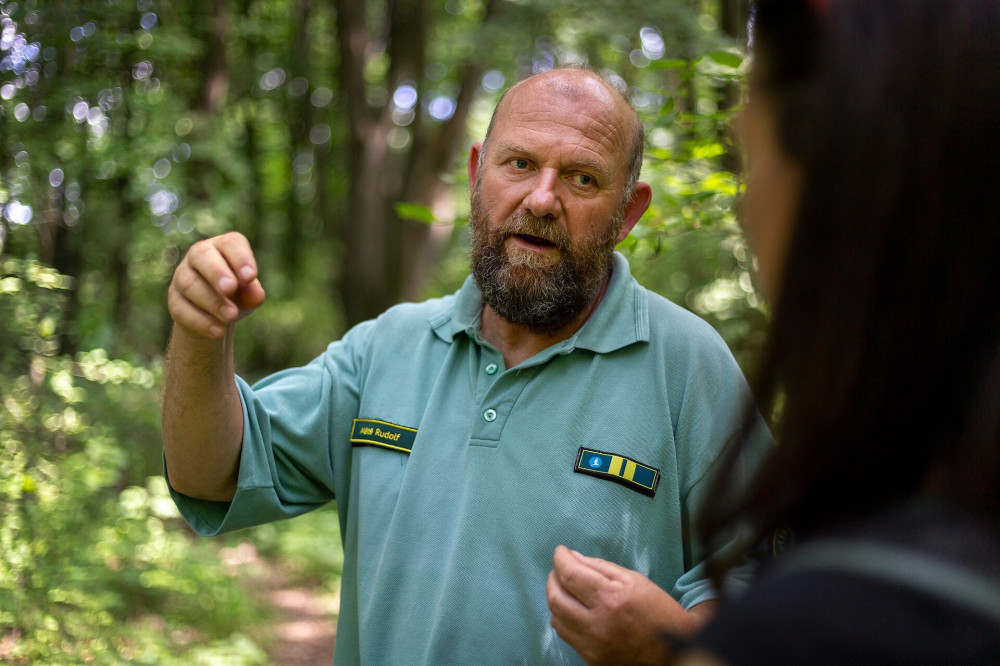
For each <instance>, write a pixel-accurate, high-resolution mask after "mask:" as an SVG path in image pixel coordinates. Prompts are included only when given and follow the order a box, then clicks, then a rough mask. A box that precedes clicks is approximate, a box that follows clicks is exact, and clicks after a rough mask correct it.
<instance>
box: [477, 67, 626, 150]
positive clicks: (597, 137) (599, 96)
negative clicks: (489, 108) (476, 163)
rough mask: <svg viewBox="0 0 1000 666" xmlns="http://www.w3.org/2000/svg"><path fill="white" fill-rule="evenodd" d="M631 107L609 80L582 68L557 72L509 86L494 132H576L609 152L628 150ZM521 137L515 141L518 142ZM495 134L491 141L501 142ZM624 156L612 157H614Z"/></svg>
mask: <svg viewBox="0 0 1000 666" xmlns="http://www.w3.org/2000/svg"><path fill="white" fill-rule="evenodd" d="M631 115H632V114H631V108H630V107H629V105H628V103H627V102H625V100H624V98H622V96H621V95H620V94H619V93H618V92H617V91H616V90H614V89H612V88H611V86H610V84H608V83H607V82H605V81H604V80H603V79H602V78H600V77H599V76H598V75H596V74H594V73H592V72H589V71H587V70H557V71H554V72H547V73H545V74H540V75H536V76H534V77H531V78H530V79H526V80H524V81H522V82H520V83H518V84H516V85H515V86H514V87H512V88H511V89H510V91H509V92H508V93H507V95H505V96H504V99H503V101H502V102H501V107H500V108H499V109H498V113H497V116H498V117H497V121H498V123H497V125H498V126H497V127H496V128H495V129H496V130H498V131H497V134H500V135H506V137H505V138H512V137H510V136H509V135H511V134H514V135H522V134H525V135H526V136H532V135H533V136H535V137H536V138H539V135H538V133H544V132H545V131H546V129H548V128H551V129H552V130H553V131H555V132H556V133H560V132H562V133H564V132H565V131H566V130H575V131H579V132H580V133H581V134H583V135H585V136H586V137H588V139H589V141H592V142H596V143H600V144H603V145H604V147H605V148H604V150H607V151H610V152H611V153H618V152H619V151H622V152H623V153H624V152H627V146H628V142H629V136H630V132H631V129H632V127H631V124H630V120H631ZM521 140H522V139H516V141H521ZM506 142H507V141H506V140H505V139H502V138H501V137H500V136H497V137H495V139H494V143H496V144H502V143H506ZM622 158H624V154H622V155H616V156H615V161H617V160H618V159H622Z"/></svg>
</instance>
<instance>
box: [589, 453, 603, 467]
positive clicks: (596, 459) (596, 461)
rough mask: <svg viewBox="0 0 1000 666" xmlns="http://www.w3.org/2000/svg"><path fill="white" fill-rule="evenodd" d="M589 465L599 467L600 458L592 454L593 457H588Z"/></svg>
mask: <svg viewBox="0 0 1000 666" xmlns="http://www.w3.org/2000/svg"><path fill="white" fill-rule="evenodd" d="M590 466H591V467H600V466H601V459H600V458H599V457H598V456H594V457H593V458H591V459H590Z"/></svg>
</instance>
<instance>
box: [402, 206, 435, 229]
mask: <svg viewBox="0 0 1000 666" xmlns="http://www.w3.org/2000/svg"><path fill="white" fill-rule="evenodd" d="M394 208H395V210H396V215H399V219H401V220H413V221H414V222H423V223H424V224H431V223H433V222H434V213H433V212H431V209H430V208H428V207H427V206H421V205H420V204H414V203H397V204H396V205H395V207H394Z"/></svg>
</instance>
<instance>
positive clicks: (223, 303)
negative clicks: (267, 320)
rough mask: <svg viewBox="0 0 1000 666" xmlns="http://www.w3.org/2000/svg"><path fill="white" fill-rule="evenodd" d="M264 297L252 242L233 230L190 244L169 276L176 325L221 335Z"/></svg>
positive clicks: (170, 304)
mask: <svg viewBox="0 0 1000 666" xmlns="http://www.w3.org/2000/svg"><path fill="white" fill-rule="evenodd" d="M265 297H266V295H265V294H264V288H263V287H261V285H260V281H259V280H258V279H257V262H256V261H255V260H254V256H253V251H252V250H251V249H250V243H249V242H247V239H246V238H245V237H244V236H243V235H242V234H240V233H237V232H235V231H233V232H230V233H228V234H223V235H222V236H216V237H214V238H208V239H206V240H203V241H198V242H197V243H195V244H194V245H192V246H191V249H189V250H188V252H187V254H186V255H184V258H183V259H182V260H181V263H180V264H179V265H178V266H177V269H176V270H175V271H174V277H173V279H172V280H171V281H170V288H169V290H168V292H167V307H168V308H169V310H170V316H171V318H173V320H174V323H175V324H176V325H177V326H180V327H181V328H183V329H185V330H186V331H188V332H189V333H193V334H195V335H199V336H202V337H205V338H211V339H219V338H221V337H222V336H223V335H224V334H225V332H226V326H228V325H229V324H231V323H233V322H235V321H236V320H237V319H239V318H240V317H241V316H244V315H246V314H249V313H250V312H252V311H253V310H254V309H256V308H258V307H260V305H261V303H263V302H264V298H265Z"/></svg>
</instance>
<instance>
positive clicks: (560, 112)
mask: <svg viewBox="0 0 1000 666" xmlns="http://www.w3.org/2000/svg"><path fill="white" fill-rule="evenodd" d="M549 101H550V100H549V99H546V100H540V99H538V98H533V99H529V100H527V101H526V102H525V106H524V107H520V108H519V105H518V104H517V100H512V103H511V106H510V107H509V108H508V109H507V112H506V113H505V114H504V115H505V118H504V121H503V122H502V123H501V124H500V126H498V127H497V128H496V131H495V133H496V136H495V139H493V140H492V141H495V144H494V146H495V148H496V150H498V151H499V150H501V149H504V150H507V151H510V150H512V149H515V148H516V149H517V150H520V151H522V152H523V153H524V154H529V155H536V156H537V155H543V154H546V153H548V154H550V155H552V156H555V157H558V159H559V161H560V164H571V165H572V164H575V165H579V166H581V167H583V166H586V167H588V168H596V169H598V171H599V173H601V174H603V175H604V177H605V178H609V179H610V178H617V176H618V175H621V177H622V179H624V172H625V170H626V169H627V165H626V164H625V145H624V141H623V140H622V139H623V136H622V132H621V123H615V122H614V120H615V118H614V116H613V114H610V113H609V112H608V110H607V109H602V110H601V111H600V112H598V113H597V114H595V113H593V112H592V110H591V109H586V108H581V105H577V104H548V102H549ZM559 118H566V119H567V120H559Z"/></svg>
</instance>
